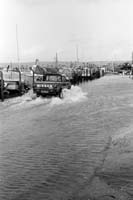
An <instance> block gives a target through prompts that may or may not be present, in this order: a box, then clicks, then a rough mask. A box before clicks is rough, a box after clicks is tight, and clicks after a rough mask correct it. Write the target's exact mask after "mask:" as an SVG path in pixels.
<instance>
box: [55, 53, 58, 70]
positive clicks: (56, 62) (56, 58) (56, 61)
mask: <svg viewBox="0 0 133 200" xmlns="http://www.w3.org/2000/svg"><path fill="white" fill-rule="evenodd" d="M55 66H56V67H58V54H57V52H56V57H55Z"/></svg>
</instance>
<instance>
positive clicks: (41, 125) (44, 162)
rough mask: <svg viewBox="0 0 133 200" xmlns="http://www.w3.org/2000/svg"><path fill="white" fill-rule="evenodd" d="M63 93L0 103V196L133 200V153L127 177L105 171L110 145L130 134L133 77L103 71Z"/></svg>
mask: <svg viewBox="0 0 133 200" xmlns="http://www.w3.org/2000/svg"><path fill="white" fill-rule="evenodd" d="M64 95H65V97H64V99H59V98H52V99H41V98H38V99H34V100H33V99H32V96H33V95H32V93H30V94H26V95H25V96H23V97H18V98H15V99H10V100H7V101H5V102H3V103H0V199H1V200H45V199H46V200H68V199H69V200H70V199H71V200H72V199H73V200H74V199H75V200H78V199H83V200H87V199H93V200H94V199H98V200H100V199H102V200H104V199H124V200H126V199H133V196H132V195H133V193H132V186H133V170H132V169H133V159H132V158H133V157H131V158H130V162H129V163H128V164H130V166H126V169H125V171H124V168H123V171H122V174H123V173H124V175H125V176H124V178H123V179H122V180H123V182H122V180H121V179H120V177H121V175H122V174H120V173H119V183H118V181H117V184H116V182H115V181H114V179H116V178H115V177H116V176H117V175H115V177H114V174H113V173H114V172H112V176H111V172H110V171H109V169H108V170H106V169H105V171H104V173H103V171H101V169H103V167H104V164H105V165H106V162H108V160H107V158H108V156H109V155H114V154H113V153H112V151H113V150H111V149H114V148H113V147H112V145H113V144H114V145H115V146H117V144H118V143H119V142H118V141H121V135H122V134H123V135H124V137H125V135H126V134H127V135H128V134H131V132H133V127H132V124H133V80H131V79H129V78H128V77H121V76H105V77H103V78H101V79H98V80H94V81H92V82H88V83H83V84H82V85H80V86H73V87H72V89H71V90H70V91H65V94H64ZM119 136H120V137H119ZM116 138H117V139H116ZM115 141H117V144H116V142H115ZM122 145H125V143H124V144H123V143H121V146H122ZM126 146H128V144H126ZM117 152H118V148H116V151H115V155H116V154H117ZM128 153H130V152H128ZM124 155H125V154H124ZM110 157H111V156H109V158H110ZM118 157H119V156H118ZM118 157H117V160H118ZM126 158H127V156H126ZM111 163H112V161H111ZM107 165H108V164H107ZM109 165H110V164H109ZM114 166H115V164H114V165H113V166H112V168H113V167H114ZM105 167H106V166H105ZM112 168H111V169H112ZM114 168H115V167H114ZM118 168H119V166H118V165H117V174H118V172H120V170H119V169H118ZM114 170H116V169H114ZM129 170H130V178H129V176H128V174H129ZM107 171H108V173H107ZM105 172H106V173H105ZM109 173H110V177H111V178H108V177H109V175H108V174H109ZM112 177H113V178H112ZM129 179H130V180H129ZM125 180H126V182H125ZM101 185H102V186H103V188H102V189H101ZM108 185H111V188H109V186H108ZM118 185H119V187H118ZM126 185H128V188H130V191H127V190H126ZM90 188H91V189H90ZM123 188H124V189H123ZM107 191H108V194H107ZM120 193H121V194H120ZM119 194H120V195H119ZM100 195H101V196H100ZM102 195H103V196H102ZM106 195H107V196H106Z"/></svg>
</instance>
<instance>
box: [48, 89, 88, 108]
mask: <svg viewBox="0 0 133 200" xmlns="http://www.w3.org/2000/svg"><path fill="white" fill-rule="evenodd" d="M85 100H87V93H85V92H83V91H82V89H81V88H80V87H79V86H72V87H71V89H70V90H69V89H64V90H63V98H62V99H60V98H52V100H51V103H50V104H51V105H52V106H53V105H61V104H71V103H78V102H81V101H85Z"/></svg>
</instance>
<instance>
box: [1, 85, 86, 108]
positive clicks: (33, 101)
mask: <svg viewBox="0 0 133 200" xmlns="http://www.w3.org/2000/svg"><path fill="white" fill-rule="evenodd" d="M86 99H87V93H85V92H83V91H82V89H81V88H80V87H78V86H72V87H71V89H70V90H68V89H64V90H63V99H60V98H59V97H52V98H43V97H36V94H34V93H33V90H30V91H29V92H28V93H26V94H24V95H23V96H20V97H16V98H12V99H7V100H5V102H4V103H3V108H4V109H7V108H8V109H9V108H10V109H13V110H18V109H22V108H23V109H26V108H30V107H33V106H38V105H47V104H48V105H49V106H50V107H51V106H54V105H62V104H71V103H76V102H81V101H85V100H86Z"/></svg>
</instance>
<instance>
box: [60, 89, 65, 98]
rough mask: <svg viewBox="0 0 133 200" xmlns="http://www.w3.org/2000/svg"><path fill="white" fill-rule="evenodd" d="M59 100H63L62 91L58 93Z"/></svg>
mask: <svg viewBox="0 0 133 200" xmlns="http://www.w3.org/2000/svg"><path fill="white" fill-rule="evenodd" d="M59 98H60V99H63V98H64V95H63V91H62V90H60V92H59Z"/></svg>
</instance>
